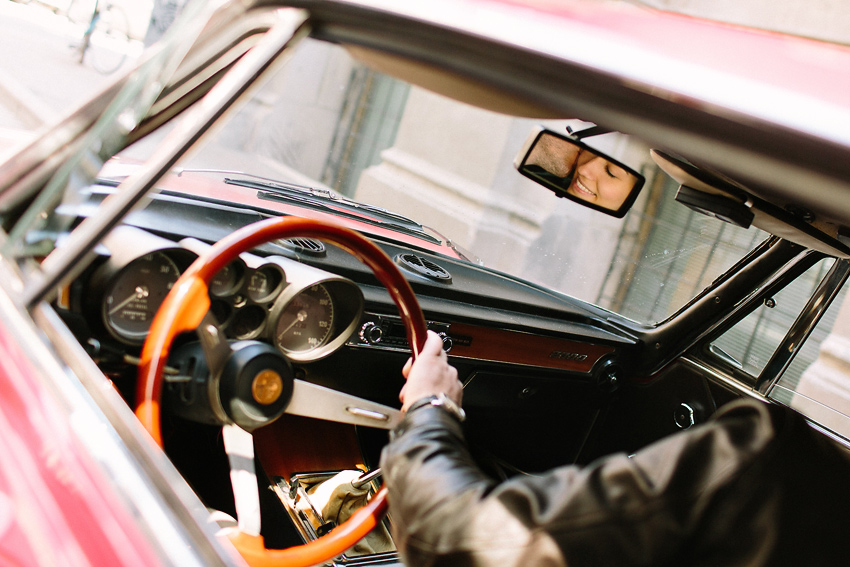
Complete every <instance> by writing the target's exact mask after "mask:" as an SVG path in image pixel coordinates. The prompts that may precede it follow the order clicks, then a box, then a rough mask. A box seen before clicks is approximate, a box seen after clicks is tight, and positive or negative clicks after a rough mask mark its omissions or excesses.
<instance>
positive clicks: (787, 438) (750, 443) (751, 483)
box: [382, 401, 850, 567]
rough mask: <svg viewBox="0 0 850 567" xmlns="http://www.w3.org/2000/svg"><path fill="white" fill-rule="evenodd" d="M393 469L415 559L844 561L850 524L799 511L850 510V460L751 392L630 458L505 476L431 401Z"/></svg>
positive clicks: (400, 433)
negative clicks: (484, 462)
mask: <svg viewBox="0 0 850 567" xmlns="http://www.w3.org/2000/svg"><path fill="white" fill-rule="evenodd" d="M788 451H790V452H788ZM382 468H383V470H384V479H385V482H386V484H387V486H388V487H389V498H390V514H391V518H392V523H393V530H394V533H393V535H394V537H395V542H396V545H397V546H398V548H399V551H400V553H401V555H402V558H403V560H404V561H405V563H406V564H407V565H410V566H419V565H442V564H447V563H450V564H452V565H486V566H488V567H489V566H495V565H504V566H507V565H524V566H530V565H571V566H572V565H659V564H667V563H672V562H673V561H675V562H676V564H687V565H736V564H746V565H767V564H776V563H777V562H779V563H782V564H789V563H787V562H786V561H785V560H788V559H790V558H793V557H795V556H798V555H799V556H800V557H801V558H802V563H803V564H819V565H822V564H833V560H834V559H835V557H834V556H833V555H829V554H828V553H834V552H833V551H829V552H827V551H824V549H826V546H830V545H833V544H838V543H839V542H840V544H841V547H844V546H843V543H844V540H845V539H846V534H844V532H843V529H845V528H842V529H835V528H834V526H832V525H831V524H832V522H828V521H826V520H825V519H824V518H828V517H829V516H828V515H826V516H824V515H822V514H823V508H812V509H805V510H800V509H798V508H801V507H802V505H803V503H805V504H806V505H809V504H811V506H825V507H826V509H827V510H829V509H832V510H834V511H836V513H838V512H837V511H838V510H839V509H840V508H841V507H844V508H843V511H841V512H840V514H841V516H842V517H844V518H846V517H847V516H848V514H850V498H848V496H847V493H848V492H850V491H848V490H847V482H848V481H850V464H848V460H847V458H846V456H845V455H843V454H839V452H838V450H837V449H836V448H835V447H834V446H832V444H831V443H828V442H827V441H826V439H825V438H823V437H822V436H821V435H817V434H815V433H814V432H813V431H811V430H810V428H809V426H808V425H807V424H806V423H805V422H804V421H803V420H802V419H801V418H799V416H797V415H796V414H794V413H793V412H791V411H789V410H784V409H783V408H780V407H772V406H768V405H766V404H762V403H758V402H752V401H750V402H736V403H733V404H730V406H727V408H726V409H724V410H722V411H721V412H718V414H717V415H716V417H715V418H714V419H713V420H712V421H711V422H710V423H708V424H705V425H703V426H699V427H695V428H693V429H691V430H688V431H686V432H683V433H681V434H677V435H673V436H670V437H668V438H665V439H663V440H661V441H660V442H657V443H655V444H653V445H650V446H649V447H647V448H645V449H643V450H641V451H639V452H638V453H637V454H635V455H633V456H631V457H630V456H627V455H623V454H620V455H613V456H610V457H607V458H605V459H602V460H599V461H596V462H594V463H591V464H589V465H587V466H584V467H579V466H565V467H561V468H557V469H554V470H552V471H550V472H548V473H546V474H543V475H541V476H522V477H516V478H513V479H510V480H508V481H505V482H496V481H494V480H493V479H490V478H488V477H487V476H485V475H484V474H483V473H482V472H481V471H480V469H479V468H478V466H476V464H475V463H474V461H473V460H472V458H471V456H470V453H469V451H468V450H467V448H466V445H465V442H464V437H463V431H462V427H461V424H460V423H458V422H457V420H455V419H453V418H452V417H451V416H450V415H448V414H447V413H446V412H445V411H443V410H441V409H440V408H432V407H424V408H422V409H419V410H417V411H415V412H412V413H411V414H410V415H408V416H406V417H405V418H404V420H403V421H402V422H401V423H400V424H399V426H398V427H397V428H396V431H394V432H393V436H392V440H391V442H390V444H389V445H388V446H387V447H386V448H385V449H384V453H383V455H382ZM825 471H828V472H826V473H825ZM837 493H840V494H841V496H836V494H837ZM847 525H850V524H847V523H844V526H845V527H846V526H847ZM795 530H796V531H795ZM801 539H805V540H806V541H802V542H801ZM833 540H835V541H833ZM840 556H841V559H840V560H841V561H843V562H845V563H844V564H846V561H847V555H846V552H844V551H843V550H842V551H841V552H840ZM813 559H817V560H816V561H814V562H812V560H813ZM682 561H684V563H682ZM790 564H793V560H792V562H791V563H790ZM797 564H801V563H797Z"/></svg>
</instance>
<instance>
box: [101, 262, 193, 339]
mask: <svg viewBox="0 0 850 567" xmlns="http://www.w3.org/2000/svg"><path fill="white" fill-rule="evenodd" d="M179 277H180V270H179V269H178V268H177V265H176V264H175V263H174V261H173V260H172V259H171V258H169V257H168V256H167V255H166V254H163V253H162V252H154V253H152V254H148V255H146V256H142V257H140V258H137V259H136V260H133V261H132V262H130V263H129V264H127V266H125V267H124V269H123V270H121V271H120V272H119V273H118V275H117V276H116V277H115V279H114V280H113V281H112V282H111V283H110V284H109V287H108V288H107V290H106V294H105V295H104V299H103V320H104V323H105V324H106V326H107V328H108V329H109V330H110V332H111V333H113V334H114V335H115V336H116V337H117V338H118V339H121V340H124V341H127V342H132V343H137V342H141V341H143V340H144V338H145V336H147V334H148V331H149V330H150V326H151V322H152V321H153V317H154V315H155V314H156V312H157V310H158V309H159V306H160V305H161V304H162V302H163V300H164V299H165V296H166V295H167V294H168V292H169V291H170V290H171V287H172V286H173V285H174V283H175V282H176V281H177V278H179Z"/></svg>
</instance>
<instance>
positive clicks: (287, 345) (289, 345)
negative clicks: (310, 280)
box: [274, 284, 334, 353]
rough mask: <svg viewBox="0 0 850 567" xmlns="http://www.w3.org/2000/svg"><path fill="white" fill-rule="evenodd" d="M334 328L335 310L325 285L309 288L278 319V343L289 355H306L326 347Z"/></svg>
mask: <svg viewBox="0 0 850 567" xmlns="http://www.w3.org/2000/svg"><path fill="white" fill-rule="evenodd" d="M333 325H334V306H333V301H332V300H331V296H330V294H329V293H328V290H327V289H326V288H325V286H323V285H322V284H316V285H313V286H311V287H308V288H307V289H305V290H304V291H302V292H301V293H299V294H298V295H296V296H295V297H293V298H292V299H291V300H290V301H289V303H287V304H286V306H285V307H284V308H283V310H282V311H281V313H280V316H279V317H278V319H277V325H276V326H275V331H274V340H275V344H276V345H277V347H278V348H279V349H280V350H281V351H283V352H288V353H303V352H307V351H310V350H312V349H315V348H318V347H320V346H322V345H323V344H325V342H326V341H327V340H328V337H329V336H330V335H331V331H332V329H333Z"/></svg>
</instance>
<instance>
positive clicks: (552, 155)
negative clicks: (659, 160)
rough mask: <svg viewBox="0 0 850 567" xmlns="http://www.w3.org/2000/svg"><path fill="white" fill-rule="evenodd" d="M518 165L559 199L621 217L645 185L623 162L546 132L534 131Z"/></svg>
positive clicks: (518, 158)
mask: <svg viewBox="0 0 850 567" xmlns="http://www.w3.org/2000/svg"><path fill="white" fill-rule="evenodd" d="M514 166H515V167H516V168H517V171H519V172H520V173H521V174H522V175H524V176H526V177H528V178H529V179H531V180H532V181H535V182H536V183H539V184H540V185H543V186H544V187H546V188H547V189H549V190H550V191H552V192H554V193H555V194H556V195H558V196H559V197H565V198H567V199H570V200H572V201H575V202H577V203H579V204H581V205H584V206H586V207H590V208H591V209H595V210H597V211H601V212H603V213H606V214H609V215H612V216H615V217H618V218H620V217H622V216H623V215H625V214H626V211H628V210H629V208H630V207H631V206H632V204H633V203H634V201H635V199H636V198H637V196H638V193H639V192H640V190H641V187H643V183H644V177H643V175H641V174H640V173H638V172H637V171H635V170H634V169H632V168H630V167H629V166H627V165H625V164H623V163H622V162H620V161H618V160H615V159H614V158H612V157H610V156H607V155H605V154H603V153H601V152H599V151H598V150H596V149H591V148H589V147H588V146H587V145H586V144H584V143H583V142H581V141H579V140H577V139H575V138H570V137H568V136H563V135H561V134H558V133H555V132H552V131H551V130H546V129H540V130H539V131H535V132H532V135H531V136H529V138H528V140H527V141H526V143H525V145H524V146H523V148H522V150H521V151H520V153H519V154H518V155H517V158H516V160H515V161H514Z"/></svg>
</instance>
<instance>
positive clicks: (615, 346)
mask: <svg viewBox="0 0 850 567" xmlns="http://www.w3.org/2000/svg"><path fill="white" fill-rule="evenodd" d="M112 191H114V187H112V186H111V185H110V184H104V185H97V186H93V187H91V188H90V190H89V191H87V192H86V195H87V198H86V199H84V200H83V201H82V202H80V203H78V204H76V205H63V209H62V210H60V213H61V214H62V215H64V216H65V217H67V218H68V219H71V224H73V223H75V222H77V221H79V220H81V219H82V218H84V217H86V216H87V215H89V214H92V213H93V211H94V209H95V208H96V206H97V205H98V203H99V202H100V201H102V200H103V198H104V197H105V196H107V195H109V194H110V193H111V192H112ZM274 215H275V212H274V211H273V210H267V209H264V208H263V207H262V206H261V205H260V206H254V207H245V208H243V207H235V206H233V205H232V204H226V203H222V202H217V201H215V200H211V199H206V198H198V197H195V196H191V197H190V196H186V195H179V194H176V193H173V192H168V191H162V192H160V193H158V194H156V195H154V196H153V197H152V199H151V201H150V202H149V203H148V204H147V205H146V206H145V208H143V209H141V210H139V211H136V212H133V213H131V214H130V215H129V216H128V217H126V218H125V219H124V223H123V224H122V225H120V226H118V227H116V228H114V229H113V230H112V232H111V233H110V234H109V235H108V236H107V237H106V238H105V239H104V241H103V243H102V245H101V246H100V247H99V249H98V251H97V252H98V258H97V259H96V261H94V262H93V263H92V264H91V266H90V267H89V268H88V269H87V270H86V271H85V272H84V273H83V274H82V275H81V276H80V277H78V278H77V279H76V280H75V281H74V282H73V283H72V284H71V285H70V286H68V287H67V289H65V290H64V292H63V293H62V294H61V295H60V297H59V299H58V300H57V310H58V312H59V313H60V314H61V315H62V316H63V318H64V319H65V321H66V322H67V324H68V326H69V328H71V329H72V331H73V332H74V334H75V336H76V337H77V338H78V340H79V341H80V342H81V344H83V345H84V347H85V348H86V349H87V351H88V352H89V354H90V355H91V356H92V358H93V359H94V360H95V361H96V362H97V363H98V365H99V366H100V368H101V370H102V371H103V372H104V373H105V374H106V375H107V376H108V377H109V378H110V379H111V380H112V382H113V384H114V385H115V387H116V388H117V389H118V390H119V391H120V392H121V393H122V395H123V397H124V398H125V400H126V401H127V403H128V404H129V405H131V407H132V406H133V404H134V403H136V400H135V389H136V381H137V365H138V363H139V356H140V352H141V347H142V343H143V342H144V340H145V338H146V336H147V333H148V330H149V329H150V325H151V321H152V319H153V317H154V315H155V313H156V310H157V309H158V307H159V305H160V304H161V303H162V301H163V299H164V298H165V296H166V294H167V293H168V292H169V291H170V289H171V288H172V286H173V285H174V283H175V282H176V281H177V278H178V277H179V276H180V274H181V273H182V272H183V271H185V270H186V268H188V266H189V265H190V264H191V263H192V262H193V261H194V260H195V259H196V258H197V257H198V256H199V255H200V254H202V253H204V252H205V251H206V250H208V249H209V248H210V246H211V245H212V244H213V243H215V242H216V241H218V240H219V239H221V238H223V237H224V236H226V235H227V234H229V233H231V232H233V231H234V230H236V229H238V228H241V227H243V226H247V225H249V224H251V223H253V222H255V221H258V220H262V219H264V218H267V217H270V216H274ZM374 241H375V242H376V243H377V244H378V246H379V247H380V248H381V249H382V250H383V251H384V252H385V253H386V254H387V255H388V256H389V257H390V258H391V259H392V260H393V261H394V263H395V264H396V265H397V266H398V267H399V269H400V270H401V272H402V273H403V274H404V276H405V278H406V279H407V280H408V281H409V282H410V283H411V286H412V288H413V290H414V291H415V293H416V296H417V299H418V301H419V303H420V305H421V307H422V309H423V312H424V315H425V318H426V322H427V326H428V328H429V329H430V330H433V331H434V332H436V333H438V334H439V335H440V336H441V338H442V340H443V346H444V349H445V350H446V351H447V353H448V356H449V360H450V363H451V364H452V365H454V366H455V367H456V368H457V369H458V375H459V378H460V379H461V381H462V382H463V384H464V397H463V405H464V408H465V410H466V413H467V416H468V419H467V421H466V422H465V424H464V428H465V433H466V435H467V439H468V442H469V445H470V448H471V450H472V452H473V454H474V455H475V457H476V459H478V460H479V462H480V463H481V465H482V467H483V468H484V470H486V471H488V472H489V473H490V474H492V475H494V476H497V477H501V478H507V477H509V476H512V475H515V474H533V473H535V472H538V471H543V470H546V469H548V468H551V467H553V466H558V465H563V464H568V463H576V462H587V461H589V460H591V459H593V458H595V457H597V456H599V455H600V454H602V453H603V452H609V451H611V450H626V451H630V450H633V449H634V448H635V446H637V445H641V444H645V443H647V442H649V441H652V440H654V438H658V437H660V436H662V435H665V434H667V433H670V432H673V431H675V430H676V426H675V424H674V423H673V421H672V420H664V419H662V420H661V421H663V422H664V424H663V425H662V426H660V427H659V428H656V429H657V431H654V430H652V428H647V429H646V430H647V431H652V438H646V437H639V438H638V437H635V436H631V437H629V436H628V435H625V433H627V432H629V431H632V432H633V430H632V429H631V428H630V427H629V424H628V423H623V416H628V415H633V412H634V407H633V406H632V405H631V404H630V403H629V400H630V399H631V396H633V395H634V394H624V392H626V391H627V390H628V389H627V388H622V387H621V386H622V385H624V381H625V379H626V378H627V377H628V373H627V369H628V367H629V365H630V360H631V358H632V357H634V356H637V353H638V352H639V351H638V347H639V340H638V338H637V337H635V336H632V335H630V334H629V333H628V332H626V331H625V330H623V329H622V328H620V327H618V326H617V325H615V324H614V323H612V318H613V317H614V315H613V314H612V313H610V312H607V311H605V310H602V309H599V308H596V307H594V306H591V305H588V304H585V303H582V302H579V301H577V300H575V299H572V298H569V297H567V296H558V295H555V294H553V292H551V291H549V290H546V289H544V288H542V287H537V286H535V285H533V284H531V283H529V282H525V281H522V280H518V279H516V278H513V277H511V276H507V275H505V274H503V273H500V272H497V271H494V270H490V269H488V268H486V267H483V266H480V265H477V264H475V263H471V262H468V261H466V260H463V259H459V258H454V257H451V255H450V254H441V253H437V252H434V251H431V250H428V249H426V248H424V247H416V246H413V245H408V244H405V243H399V242H397V241H393V240H391V239H389V238H387V237H386V235H381V236H376V237H374ZM209 296H210V300H211V312H212V314H213V315H214V317H215V319H216V321H217V322H218V324H219V325H220V328H221V329H222V330H223V332H224V333H225V335H226V337H227V339H228V340H229V341H231V342H236V341H240V342H259V343H264V344H267V345H272V346H273V347H274V348H275V349H277V350H278V351H279V352H280V353H282V354H284V355H285V357H286V358H287V359H288V361H289V363H290V364H291V365H292V371H293V373H294V376H295V377H296V378H298V379H301V380H304V381H307V382H311V383H313V384H317V385H321V386H325V387H328V388H332V389H335V390H338V391H341V392H344V393H346V394H350V395H354V396H358V397H361V398H365V399H368V400H371V401H374V402H377V403H380V404H384V405H387V406H391V407H395V408H397V407H399V405H400V404H399V401H398V394H399V391H400V389H401V387H402V386H403V380H404V379H403V377H402V372H401V370H402V367H403V365H404V364H405V362H406V361H407V359H408V357H409V356H410V348H409V346H408V344H407V336H406V332H405V328H404V326H403V325H402V320H401V318H400V317H399V314H398V312H397V310H396V307H395V305H394V304H393V302H392V300H391V298H390V295H389V294H388V293H387V291H386V290H385V289H384V288H383V287H382V286H381V285H380V283H379V281H378V279H377V278H376V277H375V276H374V275H373V274H372V273H371V271H370V270H369V269H368V268H367V267H366V266H365V265H363V264H361V263H360V262H359V261H358V260H357V259H355V258H354V257H352V256H351V255H349V254H348V253H347V252H345V251H343V250H342V249H340V248H337V247H336V246H333V245H326V244H325V243H323V242H321V241H318V240H314V239H310V238H292V239H287V240H282V241H273V242H268V243H266V244H264V245H262V246H260V247H258V248H257V249H254V250H252V251H251V252H247V253H243V254H241V255H240V257H239V258H238V259H237V260H235V261H233V262H231V263H230V264H229V265H228V266H227V267H226V268H225V269H223V270H222V271H221V272H219V273H218V275H217V276H216V277H215V278H214V279H213V280H212V282H211V283H210V286H209ZM196 343H197V337H196V336H195V335H194V334H193V333H185V334H183V335H181V336H180V337H179V338H178V339H177V341H176V342H175V348H174V349H172V356H171V358H170V359H169V362H168V366H167V367H166V378H165V386H164V392H163V424H162V427H163V432H164V433H163V440H164V447H165V450H166V452H167V453H168V455H169V457H170V458H171V460H172V461H173V462H174V464H175V466H176V467H177V468H178V470H179V471H180V472H181V474H182V475H183V476H184V477H185V478H186V479H187V481H188V482H189V484H190V485H191V486H192V487H193V488H194V489H195V491H196V492H197V493H198V495H199V496H200V497H201V499H202V501H204V503H205V504H206V505H207V506H208V507H210V508H214V509H217V510H224V511H226V512H228V513H230V514H234V513H235V509H234V504H233V499H232V498H233V497H232V491H231V489H230V487H229V479H228V463H227V459H226V457H225V455H224V452H223V451H222V447H221V445H222V441H221V434H220V432H221V429H220V424H216V423H215V422H214V420H211V419H208V418H206V417H204V415H202V412H201V413H199V412H198V411H197V410H196V408H195V407H194V406H193V404H194V401H193V400H194V398H195V397H196V396H197V391H196V390H193V389H192V386H191V384H192V383H194V382H197V379H193V378H192V374H193V373H195V374H203V368H191V367H188V368H187V361H192V360H194V358H192V356H183V357H182V358H181V353H182V352H193V348H194V352H196V351H197V347H193V346H192V345H193V344H196ZM192 364H194V363H192ZM192 364H189V366H192ZM187 374H188V375H189V376H187ZM662 382H663V380H662ZM677 383H678V384H680V385H681V384H687V381H682V380H681V378H679V380H678V382H677ZM688 388H689V392H690V393H689V394H688V395H689V396H690V397H691V398H693V397H694V396H696V397H698V398H699V399H700V400H701V401H700V402H698V403H696V404H694V403H692V404H691V405H697V406H699V405H700V404H702V405H703V406H706V407H707V406H712V405H713V398H714V397H716V395H715V394H712V393H711V392H708V391H707V390H706V386H705V383H704V382H703V381H702V380H699V379H695V384H694V385H693V386H692V387H688ZM657 397H658V396H647V399H655V398H657ZM651 403H652V402H647V404H648V405H649V404H651ZM665 411H666V410H665ZM600 431H605V433H604V435H603V434H601V433H600ZM612 431H613V433H612ZM254 438H255V442H256V445H257V458H258V461H259V462H260V463H261V476H262V478H261V482H264V483H266V484H267V485H268V486H269V487H271V488H272V489H273V490H270V491H261V494H262V498H263V499H264V504H263V507H264V510H263V514H264V516H265V515H272V517H273V516H274V514H276V513H277V514H282V513H283V511H288V512H289V515H290V516H291V518H292V519H293V522H291V523H290V522H281V523H280V525H290V524H291V525H294V526H296V527H297V528H298V529H296V530H295V531H296V532H298V535H294V533H293V532H292V530H291V529H289V528H287V529H282V530H279V533H267V534H264V536H265V537H266V539H267V541H268V543H269V545H271V546H274V545H278V546H281V547H286V546H288V545H292V544H294V543H297V542H298V539H299V538H301V539H302V540H309V539H311V538H313V537H316V536H317V535H320V533H319V532H320V531H321V530H319V531H316V530H318V529H319V528H320V527H321V525H322V522H321V521H320V520H315V521H308V520H305V519H304V511H303V510H301V511H300V512H298V510H299V507H298V504H297V500H298V498H299V494H300V493H299V490H302V492H303V491H305V490H308V488H309V486H312V485H313V484H315V483H316V482H318V481H317V480H316V479H321V480H326V479H328V478H330V477H332V476H333V475H334V474H335V471H344V470H352V469H354V470H358V469H360V470H366V471H369V470H374V469H376V468H377V467H378V466H379V459H380V451H381V448H382V447H383V445H384V444H386V442H387V432H386V430H384V429H373V428H368V427H361V426H349V425H343V424H338V423H332V422H326V421H320V420H315V419H309V418H303V417H298V416H291V415H284V416H283V417H281V418H280V419H278V420H277V421H275V422H274V423H272V424H270V425H269V426H266V427H262V428H260V429H257V430H256V431H255V432H254ZM617 439H621V440H622V443H618V441H617ZM372 482H373V483H375V484H374V487H375V488H377V486H378V484H377V483H378V482H379V481H378V480H375V481H372ZM305 494H306V493H305ZM302 508H303V507H302ZM299 518H300V521H296V520H299ZM299 526H300V527H299ZM311 526H312V527H311ZM314 532H315V533H314Z"/></svg>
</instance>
